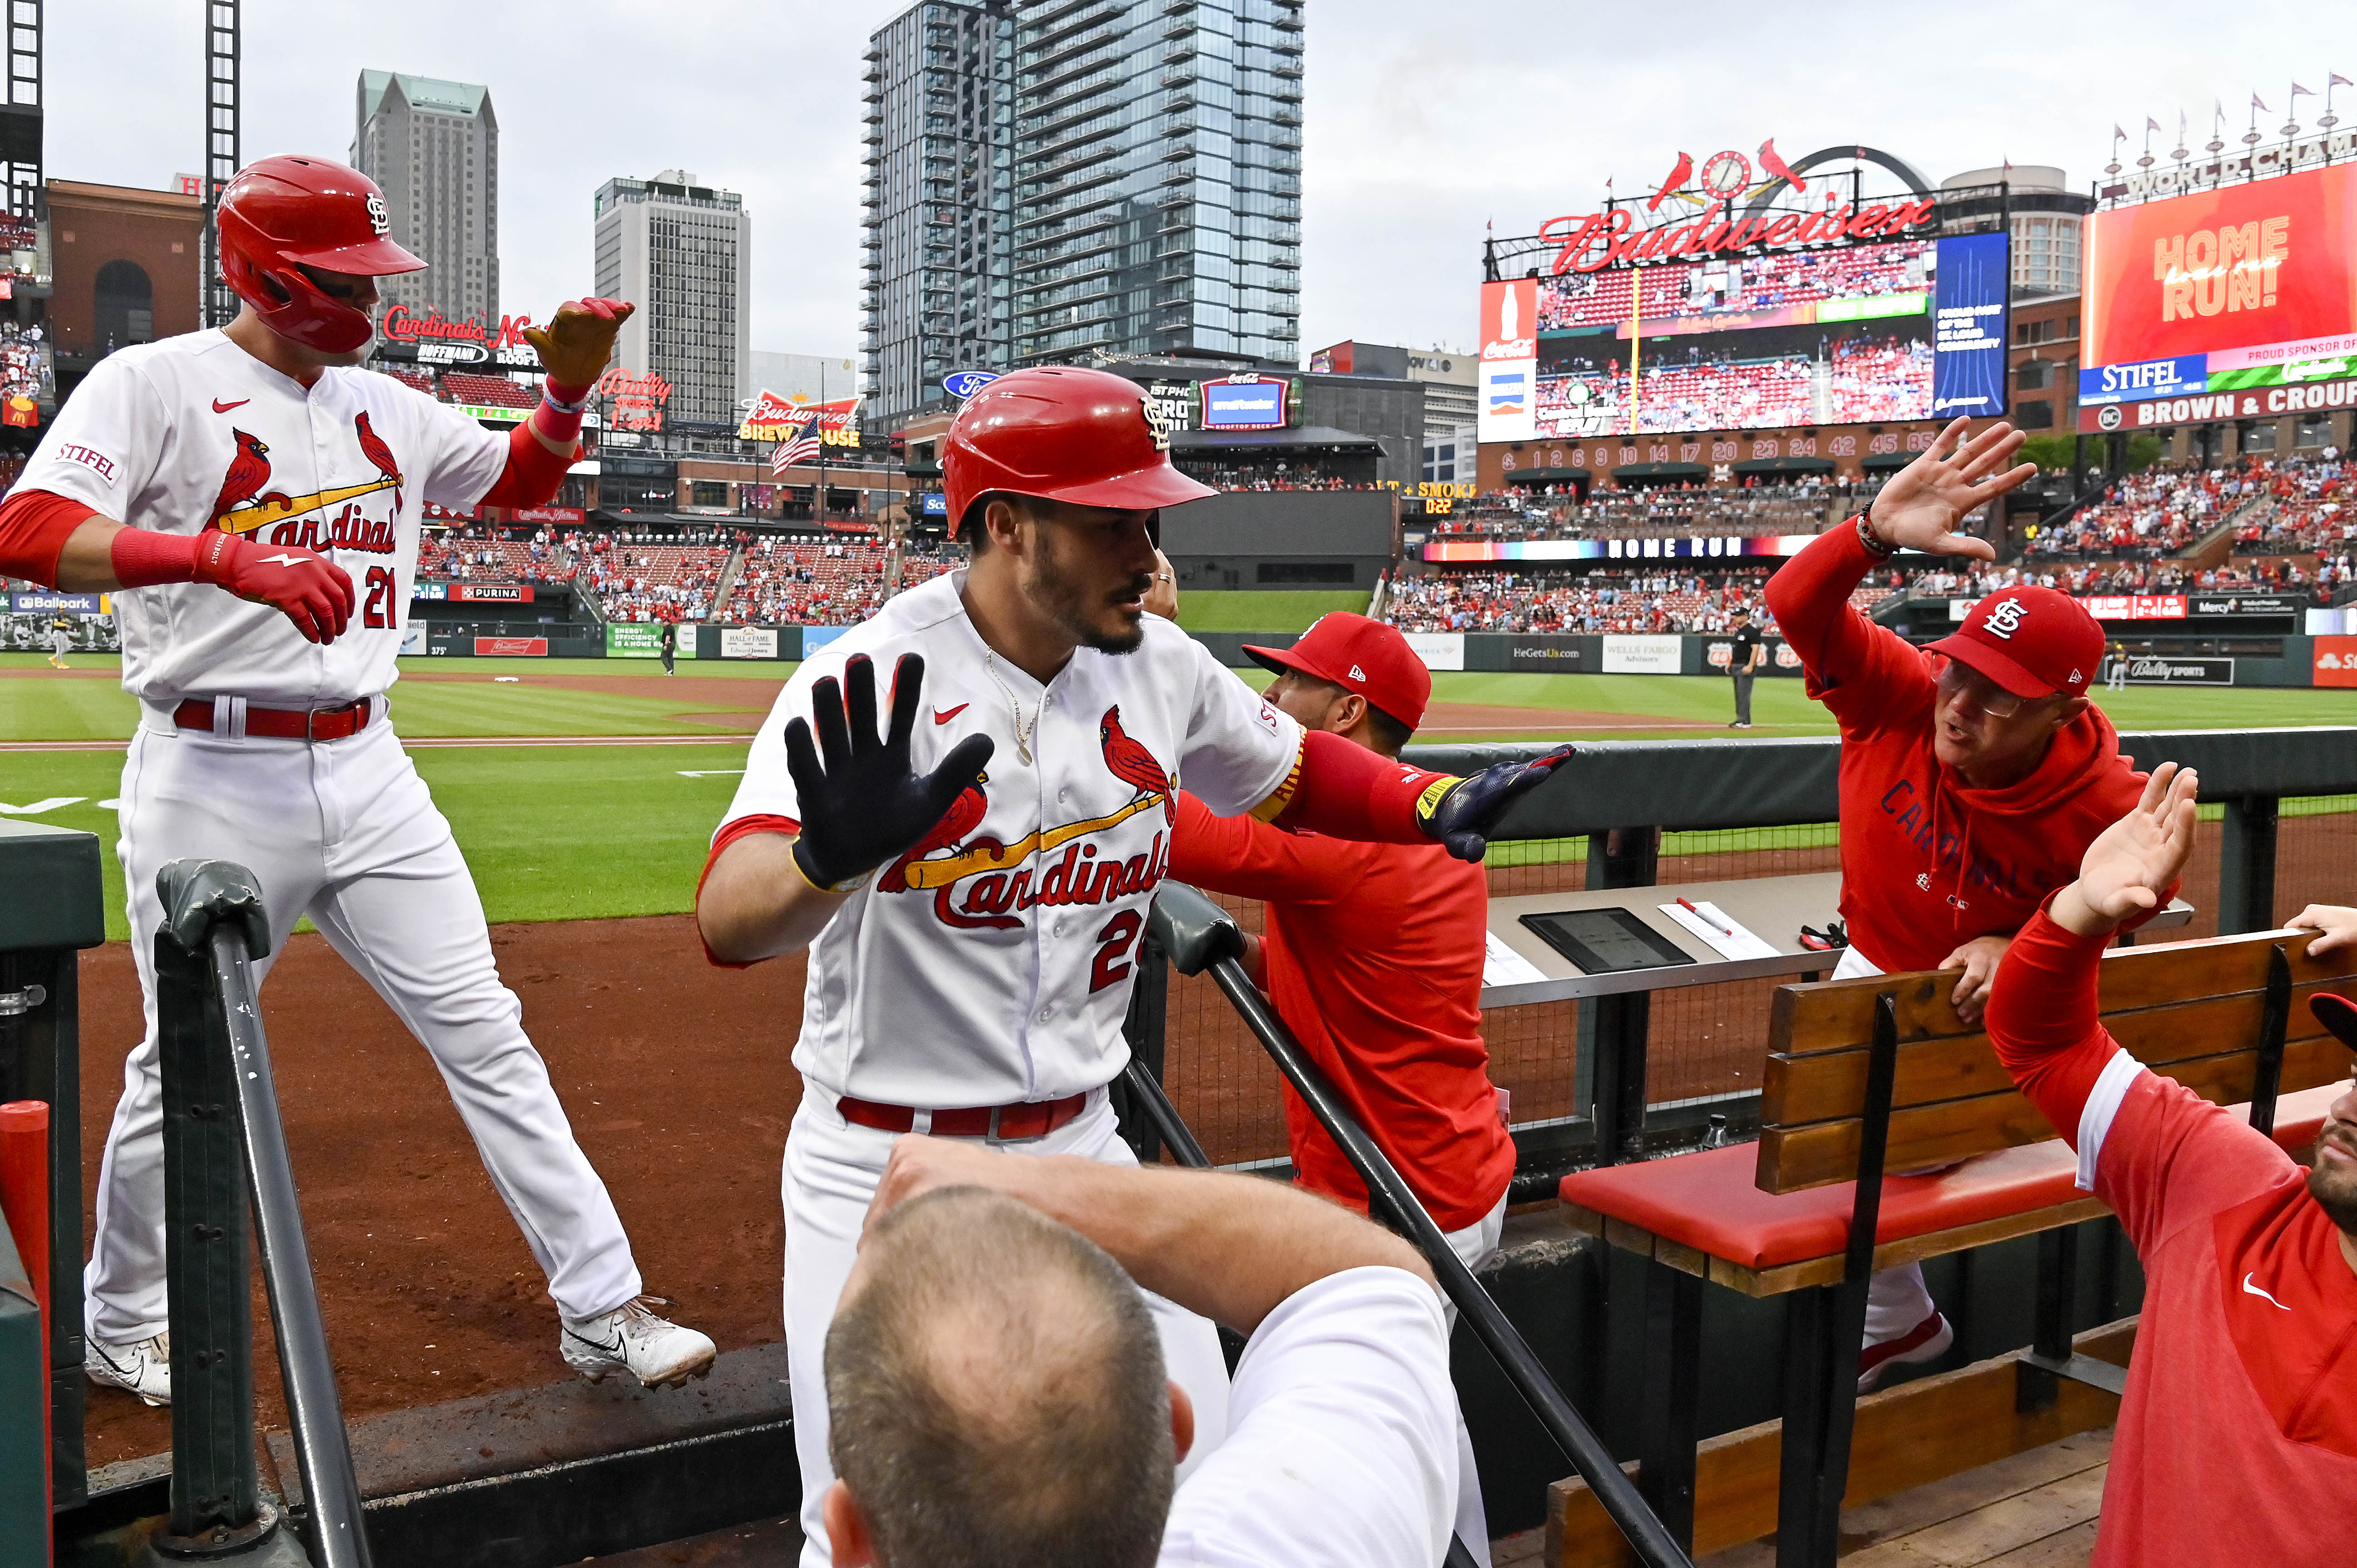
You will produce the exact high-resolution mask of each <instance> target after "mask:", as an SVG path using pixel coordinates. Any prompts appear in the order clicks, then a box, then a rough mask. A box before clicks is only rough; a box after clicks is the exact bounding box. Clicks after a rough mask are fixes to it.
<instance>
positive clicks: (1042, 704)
mask: <svg viewBox="0 0 2357 1568" xmlns="http://www.w3.org/2000/svg"><path fill="white" fill-rule="evenodd" d="M982 661H983V666H984V668H985V669H987V670H988V671H990V678H991V679H992V680H994V681H996V682H998V689H999V690H1000V691H1001V692H1004V693H1006V706H1007V709H1008V711H1009V712H1011V713H1013V714H1014V715H1015V755H1016V757H1017V760H1019V761H1022V762H1024V763H1027V764H1028V763H1029V762H1030V760H1031V737H1032V736H1035V735H1037V734H1039V716H1040V715H1041V714H1045V713H1046V712H1047V711H1048V693H1047V691H1046V690H1045V689H1044V688H1042V689H1041V691H1040V693H1039V707H1038V708H1036V709H1034V710H1033V711H1032V714H1031V724H1030V726H1029V727H1028V729H1027V728H1026V727H1025V726H1024V724H1023V704H1022V703H1018V702H1017V701H1016V700H1015V689H1014V688H1013V687H1011V686H1009V685H1008V684H1007V683H1006V677H1005V676H1002V675H1001V674H999V672H998V655H997V654H996V653H994V652H992V651H991V650H988V649H985V650H983V654H982Z"/></svg>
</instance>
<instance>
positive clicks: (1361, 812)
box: [697, 368, 1555, 1568]
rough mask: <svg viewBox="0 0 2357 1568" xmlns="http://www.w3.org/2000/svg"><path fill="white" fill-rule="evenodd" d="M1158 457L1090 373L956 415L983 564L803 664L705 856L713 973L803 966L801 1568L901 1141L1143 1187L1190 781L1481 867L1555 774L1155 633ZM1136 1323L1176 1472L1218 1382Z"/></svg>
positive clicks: (954, 503) (1168, 1322)
mask: <svg viewBox="0 0 2357 1568" xmlns="http://www.w3.org/2000/svg"><path fill="white" fill-rule="evenodd" d="M1167 448H1168V436H1167V435H1166V434H1165V433H1164V431H1163V430H1162V427H1161V426H1160V424H1158V423H1157V421H1156V419H1155V417H1154V414H1153V413H1152V411H1151V409H1150V406H1149V405H1148V404H1147V403H1146V399H1145V397H1144V394H1143V393H1142V392H1141V391H1140V389H1139V388H1138V387H1137V386H1136V385H1135V384H1134V383H1132V382H1130V381H1125V380H1123V379H1122V378H1120V377H1118V376H1114V375H1112V374H1110V373H1108V372H1105V371H1091V370H1080V369H1067V368H1041V369H1034V370H1028V371H1017V372H1015V373H1013V374H1010V375H1006V376H1003V377H1001V378H1000V379H999V380H998V381H995V382H993V383H992V384H991V385H990V386H989V387H987V388H985V389H984V390H983V391H982V392H979V393H977V394H975V395H974V397H973V398H971V399H969V400H968V401H967V402H966V403H965V405H964V406H963V409H961V411H960V412H959V414H958V417H957V420H956V422H955V424H953V425H952V429H951V431H950V435H949V439H948V450H947V453H946V456H945V457H944V470H945V488H946V489H947V491H948V501H949V506H950V512H951V515H952V517H954V518H956V519H958V520H959V527H960V534H961V537H962V538H963V540H964V541H965V542H966V543H967V545H968V547H969V549H971V550H972V551H973V552H974V561H973V564H971V565H970V566H968V567H966V568H964V569H963V570H960V571H958V572H954V573H952V574H950V575H946V576H942V577H937V578H935V579H933V580H932V581H931V582H929V583H926V584H924V585H921V586H919V587H917V588H914V589H911V590H909V592H907V593H904V594H901V595H899V596H898V597H896V598H894V599H893V600H892V601H891V602H890V603H889V604H888V605H887V606H886V607H884V609H883V610H882V611H881V612H880V613H879V614H878V615H877V617H876V618H873V619H872V620H869V621H867V622H866V624H864V625H862V626H859V627H857V628H854V629H853V630H851V631H850V632H847V633H845V635H844V636H843V637H841V638H839V639H836V640H835V641H834V642H833V643H830V644H829V645H828V646H827V647H826V649H825V650H823V651H822V652H821V653H819V654H817V655H815V656H813V658H811V659H809V660H805V661H804V662H803V664H802V668H801V669H800V670H798V671H796V672H795V675H794V678H793V679H792V680H791V682H789V683H788V684H787V687H786V690H785V691H784V692H783V693H780V696H779V699H778V703H777V705H776V707H775V708H774V709H773V710H772V712H771V713H770V716H769V719H768V720H767V722H765V723H764V725H762V728H761V731H760V734H759V736H757V737H756V739H755V740H754V743H753V747H752V752H751V755H750V757H748V762H747V767H746V775H745V781H744V783H743V785H742V786H741V787H740V788H739V789H738V791H737V799H736V801H735V803H734V804H733V805H731V807H730V808H729V812H728V816H727V818H726V821H725V822H723V823H722V825H721V828H720V830H719V832H717V833H716V835H715V837H714V841H713V851H712V857H711V859H710V861H709V862H708V863H707V865H706V867H705V882H704V885H703V886H702V888H701V889H700V891H699V895H698V902H697V911H698V917H699V919H700V922H701V925H702V929H703V931H704V937H705V945H706V947H707V949H708V950H710V952H711V954H712V956H713V957H714V959H715V960H716V961H720V962H724V963H732V964H742V963H749V962H758V961H761V960H763V959H766V958H772V957H776V956H779V955H780V954H784V953H789V952H793V951H799V950H802V949H804V948H808V950H809V952H810V961H809V963H810V972H809V983H808V987H807V990H806V992H805V993H804V999H803V1016H802V1037H801V1040H800V1041H799V1043H798V1044H797V1046H796V1047H795V1050H794V1058H793V1059H794V1065H795V1067H796V1068H798V1069H800V1070H801V1072H802V1079H803V1085H804V1090H803V1097H802V1108H801V1110H800V1111H799V1112H797V1113H796V1115H795V1118H794V1124H793V1128H792V1131H791V1133H790V1134H789V1135H788V1138H787V1143H786V1155H785V1169H784V1176H783V1183H782V1186H783V1197H784V1202H785V1210H786V1259H785V1274H786V1280H785V1284H786V1339H787V1347H788V1353H789V1359H790V1361H791V1379H792V1384H793V1395H794V1414H795V1420H794V1436H795V1443H796V1446H797V1448H798V1450H799V1452H800V1455H801V1459H802V1487H803V1491H802V1526H803V1530H804V1531H805V1539H806V1542H807V1544H806V1545H805V1547H804V1549H803V1557H802V1561H803V1563H804V1564H805V1568H823V1565H824V1564H825V1563H827V1562H828V1546H827V1537H826V1530H825V1523H824V1520H823V1515H822V1512H821V1506H820V1505H821V1501H822V1499H823V1496H824V1494H825V1493H826V1491H827V1489H828V1486H829V1484H830V1482H831V1481H832V1480H833V1478H834V1471H833V1466H832V1464H831V1462H830V1459H829V1457H828V1450H827V1428H826V1421H825V1414H826V1391H825V1382H824V1377H823V1346H824V1342H825V1336H826V1328H827V1324H828V1322H829V1320H830V1319H831V1318H832V1317H833V1316H834V1309H835V1303H836V1299H837V1297H838V1296H839V1295H840V1294H841V1293H842V1290H843V1285H844V1281H845V1277H846V1276H847V1274H848V1273H849V1271H850V1268H851V1264H852V1262H853V1258H854V1254H855V1251H856V1244H857V1240H858V1237H859V1231H860V1224H861V1220H862V1217H863V1216H864V1215H865V1214H866V1208H867V1205H868V1202H869V1200H870V1198H871V1197H873V1195H874V1192H875V1189H876V1183H877V1176H878V1175H879V1173H881V1172H882V1170H883V1168H884V1165H885V1161H886V1159H887V1158H888V1155H889V1154H890V1151H891V1147H892V1140H893V1138H894V1136H895V1135H897V1134H899V1133H909V1132H916V1133H931V1134H933V1135H936V1136H952V1137H968V1138H980V1139H986V1140H988V1141H989V1143H990V1144H991V1146H993V1147H995V1148H1003V1149H1006V1150H1009V1151H1013V1152H1020V1153H1025V1154H1033V1155H1051V1154H1071V1155H1085V1156H1087V1157H1090V1158H1092V1159H1098V1160H1104V1161H1110V1162H1113V1163H1115V1164H1129V1163H1134V1161H1133V1160H1132V1156H1131V1155H1130V1152H1129V1149H1128V1146H1127V1145H1126V1144H1124V1143H1123V1142H1122V1141H1121V1139H1120V1138H1119V1136H1118V1135H1117V1133H1116V1129H1115V1125H1114V1115H1113V1112H1112V1110H1111V1108H1110V1106H1109V1105H1108V1103H1107V1101H1106V1096H1105V1086H1106V1084H1107V1083H1109V1082H1110V1081H1111V1080H1112V1079H1114V1077H1115V1076H1116V1075H1118V1074H1119V1073H1120V1071H1121V1069H1122V1068H1123V1067H1124V1065H1125V1063H1126V1061H1127V1059H1128V1051H1127V1047H1126V1046H1125V1044H1124V1042H1123V1040H1122V1036H1121V1022H1122V1017H1123V1015H1124V1013H1125V1011H1126V1009H1127V1006H1128V1001H1129V989H1130V984H1131V979H1132V975H1133V973H1134V972H1135V963H1136V953H1137V944H1138V939H1139V937H1140V936H1141V935H1142V933H1143V932H1144V930H1145V928H1146V911H1147V909H1148V908H1149V907H1150V905H1151V904H1152V902H1153V897H1154V889H1155V886H1156V885H1157V884H1158V883H1159V882H1160V881H1161V879H1162V877H1163V875H1164V874H1165V871H1166V868H1167V866H1168V854H1169V829H1170V821H1171V816H1172V812H1173V810H1174V807H1173V804H1172V801H1171V793H1172V791H1173V790H1174V789H1176V788H1177V787H1178V784H1179V775H1180V773H1181V772H1182V771H1183V772H1184V775H1185V780H1186V787H1187V788H1188V789H1190V790H1192V791H1194V792H1195V793H1196V794H1197V795H1199V796H1200V797H1201V798H1202V799H1203V800H1205V801H1206V802H1207V803H1209V804H1210V805H1211V809H1212V810H1213V811H1220V812H1223V813H1227V814H1239V813H1243V812H1246V811H1251V812H1254V813H1255V814H1258V815H1260V816H1262V817H1263V818H1264V819H1265V820H1274V821H1276V822H1278V823H1279V825H1284V826H1289V825H1293V824H1295V823H1298V824H1300V825H1303V826H1308V827H1315V828H1316V829H1317V830H1318V831H1319V832H1329V833H1332V834H1334V835H1336V836H1339V837H1350V838H1361V839H1379V840H1394V841H1399V842H1413V843H1424V842H1428V841H1430V840H1432V839H1440V840H1442V841H1443V842H1446V843H1448V844H1449V846H1450V848H1451V849H1452V850H1454V851H1456V852H1457V853H1458V854H1460V855H1461V856H1462V857H1464V858H1467V859H1478V858H1480V854H1481V853H1482V849H1483V847H1484V844H1485V842H1486V841H1485V838H1484V834H1485V833H1486V831H1487V829H1488V826H1489V825H1490V824H1491V822H1494V821H1495V819H1496V818H1497V817H1498V815H1499V814H1500V813H1501V811H1503V810H1504V808H1505V805H1506V803H1507V802H1508V800H1511V799H1512V797H1513V796H1514V795H1516V794H1518V793H1520V792H1521V791H1522V790H1524V789H1529V788H1531V787H1533V786H1534V785H1536V784H1537V783H1538V782H1539V781H1540V780H1541V779H1544V777H1545V776H1546V774H1547V772H1548V770H1549V768H1550V767H1551V765H1552V762H1553V761H1554V760H1555V758H1552V757H1551V758H1549V759H1547V760H1545V761H1543V762H1539V763H1534V764H1529V765H1519V764H1508V765H1505V766H1502V767H1501V768H1492V769H1490V770H1489V771H1487V772H1485V773H1481V774H1477V775H1475V776H1473V777H1472V778H1470V779H1455V778H1451V777H1448V776H1446V775H1441V774H1434V773H1426V772H1423V771H1420V770H1418V769H1415V768H1406V767H1404V766H1402V765H1400V764H1398V763H1396V762H1393V761H1390V760H1388V759H1385V758H1382V757H1377V756H1376V755H1375V754H1374V753H1372V752H1370V751H1367V750H1365V749H1364V748H1362V747H1360V746H1353V745H1351V743H1350V742H1348V741H1346V740H1342V739H1341V738H1340V737H1339V736H1327V735H1317V734H1311V735H1305V734H1304V732H1303V731H1302V729H1301V727H1300V726H1299V725H1297V724H1295V723H1294V722H1293V720H1291V719H1290V718H1287V717H1286V715H1285V714H1281V713H1279V712H1278V711H1276V710H1275V709H1274V708H1272V707H1270V706H1268V705H1267V704H1266V703H1263V702H1262V701H1261V700H1260V698H1259V697H1258V696H1257V695H1255V694H1254V693H1253V692H1252V691H1251V690H1250V689H1249V688H1247V687H1246V686H1245V685H1244V684H1243V682H1241V681H1239V680H1237V679H1236V678H1235V677H1234V676H1233V675H1232V674H1231V673H1229V672H1228V671H1226V670H1224V669H1222V668H1221V666H1220V665H1219V664H1218V662H1217V661H1216V660H1213V659H1212V657H1211V654H1210V652H1209V651H1208V650H1205V649H1204V648H1203V647H1202V646H1201V645H1200V644H1199V643H1197V642H1195V641H1194V640H1193V639H1190V638H1189V637H1188V636H1187V635H1186V634H1185V633H1184V632H1181V631H1180V630H1179V628H1177V627H1176V626H1173V625H1171V624H1170V623H1169V622H1168V621H1165V620H1162V619H1160V618H1156V617H1150V616H1147V615H1146V614H1145V613H1144V611H1143V608H1142V596H1143V595H1144V594H1145V593H1146V590H1147V588H1148V587H1149V586H1150V585H1152V583H1153V581H1154V573H1155V570H1156V563H1155V552H1154V545H1153V542H1152V539H1151V537H1150V531H1151V530H1152V528H1153V527H1154V525H1155V520H1156V517H1157V510H1158V509H1159V508H1161V507H1163V506H1167V505H1175V504H1177V503H1179V502H1181V501H1187V500H1192V499H1197V498H1199V497H1201V496H1206V495H1209V494H1211V493H1212V492H1211V491H1210V490H1208V489H1205V488H1204V487H1202V486H1200V485H1197V484H1195V483H1194V482H1193V481H1191V480H1189V479H1187V478H1183V477H1182V476H1180V475H1179V473H1178V471H1177V470H1176V469H1174V468H1173V467H1171V466H1170V462H1169V458H1168V451H1167ZM878 663H882V664H884V665H885V666H886V667H887V668H888V669H890V670H891V671H893V675H892V679H891V683H890V697H889V709H890V713H889V721H888V727H887V728H886V730H885V731H884V733H883V735H882V736H880V737H879V735H878V728H877V690H876V686H877V682H876V668H877V664H878ZM813 732H814V733H815V740H814V739H813ZM1151 1305H1153V1308H1154V1311H1155V1313H1156V1315H1157V1324H1158V1326H1159V1328H1160V1331H1161V1337H1162V1341H1163V1349H1164V1354H1165V1357H1166V1359H1167V1361H1168V1368H1169V1374H1170V1376H1171V1378H1172V1379H1173V1380H1176V1381H1178V1382H1179V1384H1180V1385H1181V1386H1182V1387H1183V1388H1184V1389H1185V1390H1186V1391H1187V1392H1188V1394H1189V1397H1190V1398H1191V1400H1192V1402H1193V1406H1194V1410H1195V1412H1196V1433H1197V1442H1196V1446H1195V1450H1194V1456H1193V1458H1192V1459H1190V1461H1189V1465H1190V1466H1191V1465H1193V1464H1196V1463H1200V1461H1201V1459H1202V1458H1203V1456H1204V1455H1207V1454H1209V1453H1210V1452H1211V1450H1212V1449H1214V1448H1216V1446H1217V1445H1218V1443H1219V1440H1220V1438H1221V1435H1222V1433H1223V1432H1224V1430H1225V1426H1226V1409H1227V1378H1226V1370H1225V1366H1224V1363H1223V1362H1222V1359H1221V1357H1220V1350H1219V1344H1218V1340H1217V1337H1216V1336H1215V1334H1214V1331H1213V1329H1212V1327H1211V1324H1210V1323H1209V1322H1207V1321H1206V1320H1204V1319H1202V1318H1200V1317H1198V1316H1195V1315H1193V1314H1192V1313H1189V1312H1186V1311H1184V1310H1182V1309H1180V1308H1179V1307H1177V1306H1175V1305H1171V1304H1170V1303H1168V1302H1166V1301H1161V1300H1159V1299H1158V1298H1157V1299H1156V1300H1154V1301H1153V1302H1152V1304H1151ZM1186 1473H1187V1472H1186V1471H1185V1470H1184V1469H1182V1471H1181V1472H1180V1474H1181V1477H1182V1479H1183V1477H1184V1476H1185V1474H1186Z"/></svg>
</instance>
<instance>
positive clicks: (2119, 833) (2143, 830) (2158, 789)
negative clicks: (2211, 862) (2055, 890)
mask: <svg viewBox="0 0 2357 1568" xmlns="http://www.w3.org/2000/svg"><path fill="white" fill-rule="evenodd" d="M2200 787H2201V779H2200V778H2199V777H2198V776H2197V775H2196V774H2195V773H2194V771H2193V769H2191V768H2179V766H2178V765H2177V764H2176V763H2174V762H2164V763H2162V764H2161V765H2160V766H2159V767H2158V768H2154V769H2153V770H2152V777H2151V778H2150V779H2147V780H2145V786H2144V799H2142V800H2138V801H2137V802H2136V809H2135V810H2134V811H2130V812H2129V813H2128V814H2127V815H2126V816H2125V817H2122V818H2121V819H2120V820H2119V821H2118V822H2114V823H2113V824H2112V825H2111V826H2110V827H2108V828H2105V829H2104V831H2103V832H2102V833H2101V834H2100V835H2098V836H2097V838H2096V840H2095V842H2094V843H2091V844H2089V845H2088V846H2087V854H2086V855H2085V857H2084V858H2083V859H2082V860H2081V861H2080V862H2079V880H2078V881H2076V882H2073V883H2072V884H2071V886H2068V887H2066V888H2064V889H2063V890H2062V891H2061V893H2059V894H2057V895H2055V898H2054V908H2053V914H2054V918H2055V920H2056V921H2057V922H2058V923H2059V924H2061V926H2062V927H2064V928H2065V929H2069V930H2072V931H2076V932H2077V933H2079V934H2080V935H2081V936H2093V935H2094V934H2095V933H2096V932H2098V931H2108V930H2110V929H2113V928H2115V927H2116V926H2117V925H2119V923H2120V922H2121V921H2123V920H2126V919H2127V918H2129V917H2130V916H2132V915H2135V914H2137V913H2138V912H2140V911H2142V910H2146V909H2151V908H2158V906H2159V903H2160V895H2161V890H2162V889H2163V888H2166V887H2167V886H2169V885H2170V884H2171V883H2173V882H2176V881H2177V880H2178V879H2179V876H2181V875H2182V874H2183V873H2184V870H2185V861H2186V857H2187V856H2189V855H2190V854H2192V853H2193V804H2194V797H2195V795H2196V794H2197V792H2198V791H2199V789H2200Z"/></svg>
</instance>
